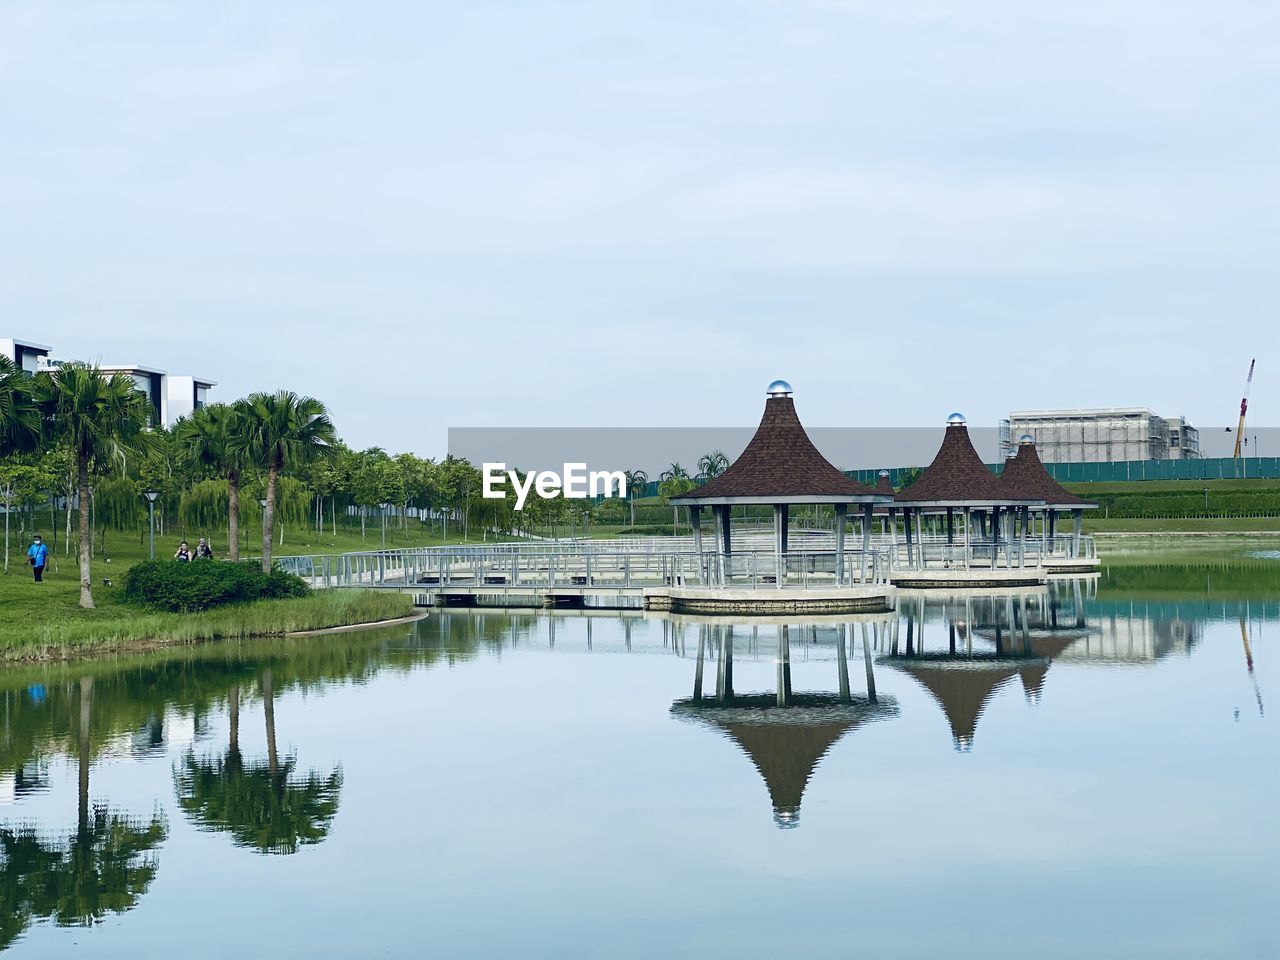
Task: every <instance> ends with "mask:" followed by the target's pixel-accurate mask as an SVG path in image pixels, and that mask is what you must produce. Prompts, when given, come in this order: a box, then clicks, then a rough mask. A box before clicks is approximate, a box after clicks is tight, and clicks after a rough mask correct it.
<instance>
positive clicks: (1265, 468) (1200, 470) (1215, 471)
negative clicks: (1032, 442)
mask: <svg viewBox="0 0 1280 960" xmlns="http://www.w3.org/2000/svg"><path fill="white" fill-rule="evenodd" d="M987 466H988V468H989V469H990V470H991V472H992V473H997V474H998V473H1000V471H1001V470H1002V469H1003V466H1004V465H1003V464H1000V465H993V464H988V465H987ZM916 469H918V468H913V467H895V468H893V469H891V470H890V471H889V482H890V483H892V484H893V485H894V486H895V487H897V486H901V484H902V483H903V482H904V480H905V478H906V475H907V474H909V473H913V472H914V471H915V470H916ZM1045 469H1047V470H1048V471H1049V474H1050V476H1052V477H1053V478H1054V479H1055V480H1057V481H1059V482H1061V483H1115V482H1120V481H1125V480H1252V479H1255V478H1256V479H1268V480H1275V479H1280V457H1243V458H1241V459H1239V460H1234V459H1232V458H1231V457H1214V458H1208V459H1204V460H1120V461H1114V462H1106V463H1046V464H1045ZM879 473H880V471H879V470H851V471H848V476H850V477H852V478H853V479H854V480H857V481H858V482H860V483H865V484H867V485H868V486H875V484H876V479H877V477H878V475H879Z"/></svg>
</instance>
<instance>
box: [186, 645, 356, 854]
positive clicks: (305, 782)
mask: <svg viewBox="0 0 1280 960" xmlns="http://www.w3.org/2000/svg"><path fill="white" fill-rule="evenodd" d="M262 702H263V719H264V723H265V726H266V735H267V762H266V764H265V765H263V764H262V763H261V762H257V763H246V762H245V761H244V757H243V756H242V755H241V753H240V687H239V685H238V684H237V685H234V686H232V688H231V691H230V694H229V696H228V715H229V720H230V735H229V740H228V744H227V752H226V755H225V756H224V757H222V758H220V759H210V760H206V759H202V758H197V757H196V755H195V752H194V751H188V753H187V755H186V756H185V757H184V758H183V760H182V762H181V764H180V766H179V767H178V769H177V770H176V771H175V773H174V781H175V787H176V789H177V793H178V803H179V804H180V805H181V807H182V809H183V810H184V811H185V812H186V814H187V816H188V817H189V818H190V819H192V820H193V821H195V822H197V823H199V824H201V825H203V826H204V827H205V828H206V829H209V830H216V831H225V832H227V833H230V834H231V837H232V842H233V843H235V844H236V845H237V846H244V847H253V848H254V849H256V850H258V851H259V852H260V853H295V852H296V851H297V849H298V847H299V846H300V845H307V844H313V843H319V842H321V841H322V840H324V838H325V837H326V836H328V833H329V827H330V825H331V824H332V822H333V818H334V816H335V815H336V814H337V812H338V794H339V792H340V791H341V788H342V771H341V769H335V770H334V771H333V772H332V773H330V774H329V775H328V776H321V775H320V774H318V773H316V772H314V771H309V772H307V773H306V775H305V776H294V772H295V768H296V766H297V761H296V760H295V759H294V758H293V757H286V758H285V759H283V760H281V759H280V756H279V752H278V750H277V748H276V724H275V691H274V688H273V683H272V674H271V670H270V669H267V670H263V671H262Z"/></svg>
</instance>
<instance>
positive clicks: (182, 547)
mask: <svg viewBox="0 0 1280 960" xmlns="http://www.w3.org/2000/svg"><path fill="white" fill-rule="evenodd" d="M173 559H175V560H177V561H178V562H179V563H190V562H191V547H189V546H188V545H187V541H185V540H183V541H182V543H180V544H178V552H177V553H175V554H174V555H173Z"/></svg>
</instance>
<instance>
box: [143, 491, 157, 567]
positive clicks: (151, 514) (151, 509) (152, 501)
mask: <svg viewBox="0 0 1280 960" xmlns="http://www.w3.org/2000/svg"><path fill="white" fill-rule="evenodd" d="M142 495H143V496H144V497H146V498H147V524H148V525H149V526H150V528H151V559H152V560H154V559H155V558H156V501H157V500H159V499H160V494H159V492H157V491H155V490H147V491H145V492H144V493H143V494H142Z"/></svg>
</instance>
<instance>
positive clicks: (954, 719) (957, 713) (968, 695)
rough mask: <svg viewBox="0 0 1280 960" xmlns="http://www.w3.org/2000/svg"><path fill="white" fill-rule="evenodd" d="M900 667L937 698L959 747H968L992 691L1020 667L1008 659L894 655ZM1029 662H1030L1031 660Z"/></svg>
mask: <svg viewBox="0 0 1280 960" xmlns="http://www.w3.org/2000/svg"><path fill="white" fill-rule="evenodd" d="M890 662H891V663H892V664H893V665H894V666H895V667H897V668H898V669H900V670H905V671H906V672H907V673H909V674H911V676H912V677H914V678H915V679H916V680H917V681H918V682H919V683H920V685H921V686H922V687H924V688H925V689H926V690H928V691H929V693H930V694H931V695H932V696H933V699H934V700H936V701H938V705H939V706H941V707H942V712H943V713H944V714H945V715H946V718H947V722H948V723H949V724H950V725H951V737H952V740H953V742H954V743H955V747H956V749H957V750H969V749H971V748H972V746H973V736H974V733H975V731H976V730H977V728H978V719H979V718H980V717H981V716H982V711H983V709H984V708H985V707H986V705H987V701H988V700H989V699H990V698H991V695H992V694H993V693H994V692H995V691H996V690H997V689H998V688H999V687H1001V686H1002V685H1003V684H1004V683H1006V682H1007V681H1008V680H1009V679H1010V678H1011V677H1014V676H1016V675H1017V674H1018V672H1019V670H1020V669H1025V667H1020V666H1019V665H1017V664H1014V663H1011V662H1009V661H1008V660H1001V661H996V662H990V663H983V662H981V661H973V660H945V659H921V660H915V659H893V660H891V661H890ZM1028 666H1029V664H1028Z"/></svg>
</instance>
